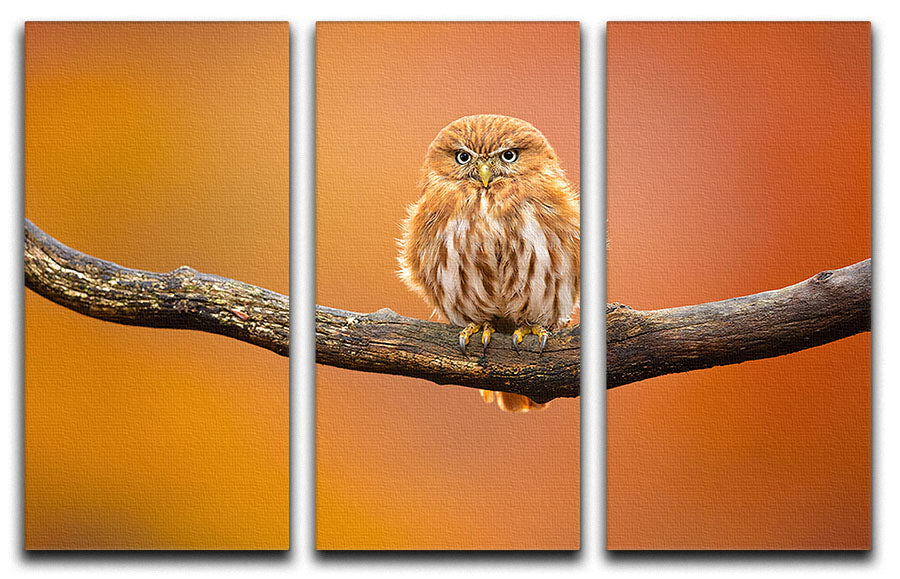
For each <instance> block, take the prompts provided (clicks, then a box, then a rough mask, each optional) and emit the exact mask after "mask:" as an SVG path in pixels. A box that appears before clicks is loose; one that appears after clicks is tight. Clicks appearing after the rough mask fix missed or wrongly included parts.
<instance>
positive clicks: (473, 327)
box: [459, 322, 481, 358]
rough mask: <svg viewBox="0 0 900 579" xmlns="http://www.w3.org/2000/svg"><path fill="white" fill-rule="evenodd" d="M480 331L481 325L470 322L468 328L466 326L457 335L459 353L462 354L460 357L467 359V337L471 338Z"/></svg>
mask: <svg viewBox="0 0 900 579" xmlns="http://www.w3.org/2000/svg"><path fill="white" fill-rule="evenodd" d="M480 329H481V324H476V323H475V322H472V323H471V324H469V325H468V326H466V327H465V328H464V329H463V331H461V332H460V333H459V351H460V352H462V355H463V356H465V357H467V358H468V357H469V355H468V354H467V353H466V346H468V345H469V337H471V336H472V334H474V333H475V332H477V331H478V330H480Z"/></svg>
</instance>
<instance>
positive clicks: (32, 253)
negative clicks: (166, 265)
mask: <svg viewBox="0 0 900 579" xmlns="http://www.w3.org/2000/svg"><path fill="white" fill-rule="evenodd" d="M25 286H26V287H28V288H30V289H32V290H34V291H35V292H37V293H39V294H41V295H42V296H44V297H45V298H47V299H49V300H52V301H54V302H56V303H57V304H59V305H61V306H64V307H67V308H69V309H71V310H75V311H76V312H79V313H82V314H84V315H86V316H90V317H92V318H98V319H101V320H106V321H109V322H117V323H120V324H128V325H133V326H149V327H154V328H177V329H188V330H200V331H204V332H212V333H214V334H222V335H224V336H230V337H232V338H236V339H238V340H241V341H244V342H249V343H251V344H254V345H256V346H261V347H263V348H266V349H269V350H272V351H273V352H275V353H277V354H281V355H282V356H287V355H288V353H289V350H290V303H289V299H288V297H287V296H284V295H281V294H278V293H275V292H272V291H269V290H266V289H262V288H259V287H256V286H253V285H250V284H247V283H244V282H240V281H236V280H233V279H228V278H224V277H219V276H216V275H210V274H207V273H199V272H197V271H196V270H194V269H191V268H190V267H187V266H182V267H179V268H178V269H175V270H173V271H170V272H168V273H153V272H150V271H141V270H138V269H128V268H125V267H122V266H120V265H116V264H115V263H112V262H109V261H104V260H102V259H97V258H96V257H91V256H90V255H86V254H84V253H81V252H80V251H76V250H74V249H72V248H69V247H66V246H65V245H63V244H62V243H60V242H58V241H57V240H55V239H53V238H52V237H50V236H49V235H47V234H46V233H44V232H43V231H41V230H40V229H38V228H37V227H36V226H35V225H34V224H33V223H32V222H31V221H29V220H28V219H26V220H25Z"/></svg>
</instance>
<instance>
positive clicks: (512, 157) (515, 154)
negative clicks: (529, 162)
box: [500, 149, 519, 163]
mask: <svg viewBox="0 0 900 579" xmlns="http://www.w3.org/2000/svg"><path fill="white" fill-rule="evenodd" d="M500 158H501V159H503V161H504V162H506V163H514V162H515V161H516V160H517V159H518V158H519V151H517V150H515V149H507V150H506V151H503V152H502V153H500Z"/></svg>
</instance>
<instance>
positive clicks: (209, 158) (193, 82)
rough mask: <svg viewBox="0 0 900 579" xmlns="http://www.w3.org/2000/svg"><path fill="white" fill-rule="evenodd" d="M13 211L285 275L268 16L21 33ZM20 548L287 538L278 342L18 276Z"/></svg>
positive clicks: (126, 241)
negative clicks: (160, 326) (138, 320)
mask: <svg viewBox="0 0 900 579" xmlns="http://www.w3.org/2000/svg"><path fill="white" fill-rule="evenodd" d="M25 215H26V217H28V218H30V219H31V220H32V221H34V222H35V224H36V225H37V226H38V227H40V228H42V229H43V230H44V231H46V232H47V233H48V234H50V235H52V236H54V237H56V238H57V239H59V240H60V241H62V242H63V243H65V244H67V245H69V246H71V247H74V248H77V249H79V250H81V251H84V252H86V253H89V254H92V255H95V256H98V257H102V258H104V259H107V260H111V261H114V262H117V263H119V264H122V265H125V266H128V267H135V268H140V269H147V270H152V271H170V270H172V269H174V268H176V267H178V266H180V265H190V266H192V267H194V268H196V269H198V270H200V271H203V272H209V273H215V274H219V275H224V276H227V277H231V278H236V279H240V280H243V281H246V282H250V283H253V284H257V285H260V286H263V287H266V288H269V289H272V290H274V291H277V292H280V293H284V294H287V293H288V260H289V256H288V233H289V232H288V27H287V24H286V23H40V22H29V23H27V24H26V32H25ZM25 322H26V323H25V379H26V380H25V381H26V386H25V545H26V548H29V549H201V548H203V549H238V548H264V549H284V548H287V547H288V514H289V513H288V359H287V358H285V357H281V356H277V355H276V354H273V353H271V352H269V351H266V350H262V349H260V348H257V347H254V346H251V345H249V344H244V343H241V342H238V341H235V340H231V339H228V338H224V337H221V336H214V335H211V334H204V333H199V332H187V331H176V330H157V329H149V328H135V327H128V326H120V325H116V324H111V323H107V322H101V321H98V320H94V319H91V318H88V317H84V316H81V315H79V314H76V313H74V312H71V311H69V310H66V309H64V308H62V307H60V306H57V305H55V304H53V303H51V302H49V301H48V300H45V299H44V298H42V297H40V296H38V295H37V294H35V293H33V292H31V291H27V290H26V292H25Z"/></svg>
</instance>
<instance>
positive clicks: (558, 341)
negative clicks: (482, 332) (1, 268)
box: [25, 219, 872, 402]
mask: <svg viewBox="0 0 900 579" xmlns="http://www.w3.org/2000/svg"><path fill="white" fill-rule="evenodd" d="M871 277H872V266H871V260H868V259H867V260H865V261H862V262H860V263H857V264H855V265H851V266H849V267H845V268H843V269H838V270H834V271H824V272H822V273H819V274H818V275H815V276H813V277H811V278H809V279H808V280H806V281H803V282H800V283H798V284H796V285H792V286H789V287H786V288H783V289H780V290H775V291H770V292H764V293H760V294H755V295H751V296H745V297H740V298H734V299H730V300H725V301H721V302H712V303H707V304H700V305H694V306H685V307H680V308H670V309H664V310H655V311H638V310H633V309H631V308H629V307H627V306H622V305H619V304H612V305H608V306H607V316H606V322H607V374H606V377H607V388H615V387H617V386H622V385H624V384H629V383H631V382H636V381H639V380H646V379H647V378H652V377H654V376H660V375H663V374H672V373H676V372H687V371H690V370H696V369H700V368H709V367H711V366H717V365H724V364H737V363H739V362H744V361H747V360H755V359H759V358H769V357H774V356H781V355H783V354H789V353H791V352H796V351H798V350H802V349H805V348H811V347H814V346H819V345H821V344H825V343H827V342H831V341H834V340H839V339H841V338H845V337H847V336H852V335H854V334H857V333H859V332H864V331H868V330H869V328H870V320H871V314H870V296H871ZM25 285H26V286H27V287H29V288H31V289H32V290H34V291H36V292H37V293H39V294H41V295H43V296H44V297H46V298H48V299H50V300H52V301H54V302H56V303H58V304H60V305H62V306H64V307H67V308H69V309H72V310H75V311H77V312H80V313H82V314H84V315H87V316H91V317H94V318H99V319H101V320H107V321H111V322H117V323H120V324H130V325H136V326H150V327H156V328H179V329H192V330H200V331H204V332H212V333H216V334H222V335H225V336H230V337H232V338H236V339H238V340H242V341H245V342H249V343H251V344H255V345H257V346H261V347H263V348H267V349H269V350H272V351H273V352H276V353H278V354H281V355H283V356H286V355H288V353H289V349H290V348H289V343H290V342H289V339H290V329H289V328H290V308H289V300H288V297H287V296H283V295H280V294H277V293H274V292H271V291H268V290H265V289H262V288H259V287H256V286H252V285H250V284H246V283H243V282H240V281H235V280H232V279H227V278H223V277H218V276H215V275H210V274H205V273H199V272H197V271H195V270H193V269H191V268H189V267H180V268H178V269H176V270H174V271H171V272H169V273H153V272H147V271H141V270H135V269H128V268H124V267H121V266H119V265H116V264H114V263H111V262H108V261H104V260H102V259H97V258H95V257H91V256H89V255H86V254H84V253H81V252H79V251H76V250H74V249H71V248H68V247H66V246H65V245H63V244H61V243H59V242H58V241H56V240H55V239H53V238H52V237H50V236H49V235H47V234H45V233H44V232H43V231H41V230H40V229H38V228H37V227H36V226H35V225H34V224H33V223H31V222H30V221H29V220H27V219H26V220H25ZM580 331H581V330H580V327H579V326H573V327H570V328H565V329H562V330H560V331H558V332H555V333H554V334H553V335H552V337H551V339H550V341H549V343H548V345H547V346H548V347H547V350H546V351H545V352H544V354H543V355H538V353H537V352H536V351H534V349H536V346H537V344H536V343H535V340H533V339H532V338H533V337H529V338H526V343H525V344H524V350H523V352H522V354H521V355H517V354H516V353H515V351H514V350H513V348H512V346H511V344H510V341H509V339H508V337H506V338H507V339H504V335H503V334H499V333H497V334H495V335H494V340H493V341H492V342H491V344H490V347H489V349H488V354H487V356H482V355H481V352H480V348H479V347H478V345H476V344H473V345H472V346H471V347H470V349H469V355H468V356H466V357H464V356H462V355H461V354H460V353H459V352H458V351H457V350H456V344H457V336H458V332H459V328H455V327H453V326H450V325H447V324H440V323H435V322H427V321H423V320H415V319H411V318H405V317H403V316H400V315H398V314H396V313H394V312H392V311H390V310H388V309H383V310H379V311H378V312H375V313H373V314H357V313H353V312H346V311H342V310H336V309H331V308H327V307H323V306H316V362H318V363H320V364H326V365H330V366H337V367H340V368H348V369H352V370H360V371H364V372H379V373H384V374H395V375H401V376H413V377H417V378H424V379H426V380H430V381H432V382H436V383H438V384H457V385H460V386H468V387H472V388H482V389H486V390H502V391H506V392H514V393H517V394H524V395H526V396H529V397H531V398H532V399H534V400H535V401H537V402H546V401H548V400H552V399H554V398H560V397H576V396H578V395H579V380H580V376H581V371H580Z"/></svg>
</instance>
